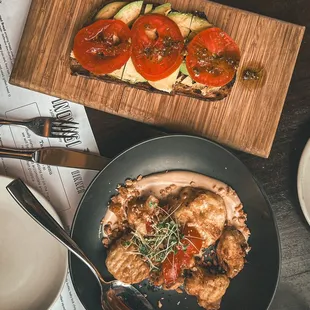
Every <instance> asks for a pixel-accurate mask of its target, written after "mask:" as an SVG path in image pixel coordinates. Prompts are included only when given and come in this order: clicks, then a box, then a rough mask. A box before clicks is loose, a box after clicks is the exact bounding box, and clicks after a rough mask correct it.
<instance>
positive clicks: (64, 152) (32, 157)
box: [0, 147, 110, 170]
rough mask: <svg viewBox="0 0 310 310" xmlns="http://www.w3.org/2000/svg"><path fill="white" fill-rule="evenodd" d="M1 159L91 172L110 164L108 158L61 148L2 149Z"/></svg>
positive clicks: (0, 150) (0, 151)
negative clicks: (19, 160) (12, 159)
mask: <svg viewBox="0 0 310 310" xmlns="http://www.w3.org/2000/svg"><path fill="white" fill-rule="evenodd" d="M0 157H3V158H14V159H22V160H27V161H32V162H35V163H38V164H44V165H50V166H59V167H68V168H79V169H90V170H102V169H103V168H104V167H105V166H106V165H107V164H108V163H109V162H110V160H109V159H108V158H105V157H102V156H99V155H94V154H91V153H87V152H81V151H73V150H69V149H65V148H60V147H46V148H40V149H9V148H0Z"/></svg>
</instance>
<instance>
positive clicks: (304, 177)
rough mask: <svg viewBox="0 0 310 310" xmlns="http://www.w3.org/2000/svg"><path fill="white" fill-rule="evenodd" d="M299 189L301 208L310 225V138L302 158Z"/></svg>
mask: <svg viewBox="0 0 310 310" xmlns="http://www.w3.org/2000/svg"><path fill="white" fill-rule="evenodd" d="M297 189H298V197H299V202H300V205H301V209H302V211H303V213H304V215H305V218H306V220H307V221H308V223H309V225H310V140H309V141H308V143H307V145H306V147H305V149H304V151H303V153H302V156H301V159H300V163H299V168H298V178H297Z"/></svg>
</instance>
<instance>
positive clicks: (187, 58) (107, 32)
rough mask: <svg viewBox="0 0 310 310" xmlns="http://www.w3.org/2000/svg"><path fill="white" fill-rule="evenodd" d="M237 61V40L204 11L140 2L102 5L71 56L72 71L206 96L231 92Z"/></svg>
mask: <svg viewBox="0 0 310 310" xmlns="http://www.w3.org/2000/svg"><path fill="white" fill-rule="evenodd" d="M239 61H240V50H239V48H238V45H237V44H236V43H235V42H234V40H233V39H232V38H230V36H229V35H228V34H227V33H225V32H223V31H222V30H221V29H219V28H218V27H216V26H214V25H212V24H211V23H209V22H208V20H207V19H206V17H205V15H204V14H203V13H200V12H198V13H197V12H196V13H183V12H177V11H174V10H173V9H172V7H171V4H170V3H165V4H162V5H154V4H151V3H145V2H144V1H134V2H111V3H108V4H105V5H104V7H103V8H101V9H100V10H99V11H97V12H96V14H94V15H92V16H91V17H90V18H89V20H88V21H87V22H86V23H85V27H84V28H83V29H81V30H80V31H79V32H78V33H77V34H76V36H75V38H74V44H73V49H72V52H71V55H70V67H71V72H72V74H74V75H82V76H85V77H88V78H94V79H100V80H103V81H107V82H115V83H126V84H130V85H131V86H132V87H136V88H140V89H144V90H146V91H161V92H166V93H171V94H181V95H186V96H191V97H194V98H199V99H204V100H220V99H223V98H225V97H226V96H227V95H228V94H229V93H230V91H231V88H232V87H233V84H234V81H235V77H236V71H237V67H238V64H239Z"/></svg>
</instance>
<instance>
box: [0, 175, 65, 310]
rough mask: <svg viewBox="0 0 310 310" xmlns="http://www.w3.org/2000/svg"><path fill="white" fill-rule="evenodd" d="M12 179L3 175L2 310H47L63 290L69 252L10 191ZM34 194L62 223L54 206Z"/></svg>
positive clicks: (0, 237)
mask: <svg viewBox="0 0 310 310" xmlns="http://www.w3.org/2000/svg"><path fill="white" fill-rule="evenodd" d="M12 180H13V179H11V178H8V177H4V176H0V309H1V310H26V309H29V310H30V309H31V310H46V309H49V308H50V307H51V306H52V305H53V303H54V302H55V301H56V299H57V298H58V296H59V294H60V291H61V289H62V287H63V284H64V281H65V279H66V275H67V268H68V252H67V250H66V249H65V248H64V247H63V246H62V245H61V244H60V243H59V242H58V241H57V240H56V239H54V237H52V236H51V235H50V234H49V233H48V232H46V231H45V230H44V229H43V228H41V227H40V226H39V225H38V224H37V223H36V222H34V220H33V219H32V218H30V216H29V215H28V214H26V212H25V211H24V210H23V209H22V208H21V207H20V206H19V205H18V204H17V203H16V202H15V200H14V199H13V198H12V197H11V195H10V194H9V193H8V192H7V190H6V186H7V185H8V184H9V183H10V182H11V181H12ZM31 191H32V193H33V194H34V195H35V196H36V198H37V199H38V200H39V201H40V202H41V204H42V205H43V206H44V207H45V208H46V210H47V211H48V212H49V213H50V214H51V215H52V216H53V218H54V219H55V220H56V221H57V222H58V223H60V219H59V217H58V216H57V214H56V212H55V210H54V209H53V208H52V206H51V205H50V203H49V202H48V201H47V200H46V199H45V198H43V197H42V195H40V194H39V193H38V192H36V191H35V190H33V189H31Z"/></svg>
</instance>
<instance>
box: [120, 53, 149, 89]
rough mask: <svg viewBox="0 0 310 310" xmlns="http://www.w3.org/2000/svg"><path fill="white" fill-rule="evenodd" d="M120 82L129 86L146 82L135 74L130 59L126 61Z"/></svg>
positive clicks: (139, 75) (135, 71)
mask: <svg viewBox="0 0 310 310" xmlns="http://www.w3.org/2000/svg"><path fill="white" fill-rule="evenodd" d="M122 80H123V81H126V82H129V83H131V84H136V83H143V82H146V79H145V78H144V77H143V76H142V75H141V74H140V73H138V72H137V70H136V68H135V66H134V64H133V62H132V60H131V58H130V59H129V60H128V61H127V64H126V67H125V70H124V74H123V77H122Z"/></svg>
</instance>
